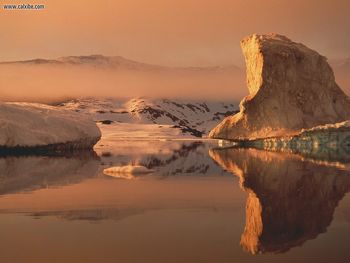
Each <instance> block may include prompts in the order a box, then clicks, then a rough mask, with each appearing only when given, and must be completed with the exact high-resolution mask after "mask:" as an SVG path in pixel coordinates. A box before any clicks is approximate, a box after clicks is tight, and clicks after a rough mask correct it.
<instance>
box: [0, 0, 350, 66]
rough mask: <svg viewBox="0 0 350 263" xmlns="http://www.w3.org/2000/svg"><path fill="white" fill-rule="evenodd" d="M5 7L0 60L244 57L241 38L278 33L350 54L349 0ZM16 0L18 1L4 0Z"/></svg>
mask: <svg viewBox="0 0 350 263" xmlns="http://www.w3.org/2000/svg"><path fill="white" fill-rule="evenodd" d="M27 2H28V3H33V4H34V3H37V4H45V5H46V9H45V10H41V11H5V10H3V8H2V6H1V10H0V32H1V39H0V47H1V49H0V60H2V61H3V60H20V59H30V58H37V57H45V58H55V57H60V56H66V55H85V54H86V55H87V54H105V55H122V56H125V57H128V58H131V59H135V60H138V61H144V62H149V63H157V64H163V65H184V66H185V65H213V64H239V65H241V64H243V62H242V56H241V51H240V48H239V40H240V39H241V38H242V37H244V36H246V35H249V34H251V33H266V32H278V33H281V34H285V35H287V36H289V37H290V38H292V39H293V40H296V41H300V42H303V43H305V44H306V45H308V46H310V47H312V48H314V49H316V50H318V51H319V52H320V53H322V54H324V55H326V56H328V57H330V58H344V57H350V15H349V10H350V1H349V0H332V1H330V0H325V1H320V0H307V1H305V0H293V1H291V0H288V1H287V0H264V1H262V0H216V1H213V0H177V1H174V0H85V1H83V0H74V1H72V0H40V1H39V0H38V1H32V0H29V1H26V3H27ZM4 3H7V4H8V3H17V1H15V0H2V1H1V4H0V5H3V4H4Z"/></svg>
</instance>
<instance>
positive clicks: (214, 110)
mask: <svg viewBox="0 0 350 263" xmlns="http://www.w3.org/2000/svg"><path fill="white" fill-rule="evenodd" d="M57 106H59V107H63V108H65V109H70V110H73V111H76V112H81V113H84V114H89V115H91V116H92V117H93V119H94V120H95V121H96V122H99V123H101V124H104V125H113V124H114V125H115V124H118V125H119V126H120V125H122V124H125V125H124V128H125V129H126V130H127V129H130V125H129V126H127V125H128V124H144V125H151V124H153V125H156V127H157V128H166V127H163V125H164V126H168V127H169V126H170V127H171V128H174V129H177V130H180V131H181V133H182V134H186V135H192V136H195V137H202V136H205V135H207V134H208V133H209V131H210V130H211V129H212V128H213V127H214V126H215V125H217V124H218V123H219V122H220V121H221V120H222V119H223V118H225V117H226V116H229V115H232V114H235V113H236V112H237V111H238V105H237V104H234V103H225V102H198V101H184V100H177V99H172V100H170V99H145V98H135V99H130V100H118V99H92V98H83V99H75V100H70V101H66V102H62V103H59V104H58V105H57ZM134 127H135V126H134ZM150 127H152V126H145V130H146V128H147V129H149V128H150ZM120 128H122V127H120ZM131 129H132V128H131ZM138 129H142V128H140V127H138Z"/></svg>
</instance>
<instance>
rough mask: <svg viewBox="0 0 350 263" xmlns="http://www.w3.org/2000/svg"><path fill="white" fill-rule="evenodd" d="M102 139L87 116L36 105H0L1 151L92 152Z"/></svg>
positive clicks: (95, 126)
mask: <svg viewBox="0 0 350 263" xmlns="http://www.w3.org/2000/svg"><path fill="white" fill-rule="evenodd" d="M100 138H101V132H100V130H99V128H98V127H97V125H96V123H95V122H94V121H92V120H91V119H90V118H88V117H87V116H86V115H84V114H79V113H76V112H72V111H67V110H62V109H59V108H56V107H53V106H49V105H43V104H36V103H9V102H6V103H0V149H1V150H2V151H4V150H5V151H7V150H13V149H18V150H19V149H21V150H33V149H38V150H44V151H46V150H52V151H57V150H59V151H60V150H74V149H90V148H92V147H93V146H94V145H95V143H96V142H97V141H98V140H99V139H100Z"/></svg>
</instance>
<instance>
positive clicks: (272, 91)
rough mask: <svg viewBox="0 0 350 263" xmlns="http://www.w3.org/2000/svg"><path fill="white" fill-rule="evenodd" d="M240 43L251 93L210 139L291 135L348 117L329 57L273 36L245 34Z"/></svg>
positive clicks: (348, 102)
mask: <svg viewBox="0 0 350 263" xmlns="http://www.w3.org/2000/svg"><path fill="white" fill-rule="evenodd" d="M241 47H242V50H243V54H244V56H245V60H246V66H247V85H248V89H249V95H248V96H247V97H245V98H244V99H243V100H242V101H241V104H240V112H239V113H237V114H236V115H233V116H230V117H227V118H226V119H224V120H223V121H222V122H221V123H220V124H219V125H218V126H217V127H215V128H214V129H213V130H212V131H211V133H210V136H211V137H212V138H220V139H233V140H242V139H243V140H245V139H256V138H266V137H273V136H281V135H293V134H295V133H297V132H298V131H300V130H301V129H303V128H312V127H314V126H317V125H323V124H328V123H336V122H341V121H345V120H348V119H350V99H349V98H348V97H347V96H346V95H345V93H344V92H343V91H342V90H341V89H340V88H339V86H338V85H337V84H336V82H335V78H334V74H333V71H332V69H331V67H330V66H329V64H328V62H327V59H326V58H325V57H323V56H321V55H320V54H318V53H317V52H316V51H314V50H312V49H310V48H308V47H306V46H304V45H303V44H299V43H295V42H293V41H291V40H290V39H288V38H287V37H284V36H281V35H276V34H270V35H252V36H249V37H247V38H245V39H243V40H242V42H241Z"/></svg>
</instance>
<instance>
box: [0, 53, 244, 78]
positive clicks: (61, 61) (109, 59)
mask: <svg viewBox="0 0 350 263" xmlns="http://www.w3.org/2000/svg"><path fill="white" fill-rule="evenodd" d="M0 65H56V66H57V65H58V66H59V65H61V66H65V65H71V66H91V67H98V68H108V69H121V70H137V71H180V72H183V71H188V72H191V73H193V72H236V73H239V74H241V73H243V70H242V69H241V68H239V67H237V66H235V65H229V66H211V67H168V66H160V65H153V64H148V63H142V62H138V61H134V60H130V59H127V58H124V57H122V56H103V55H89V56H68V57H60V58H57V59H42V58H37V59H31V60H22V61H8V62H0Z"/></svg>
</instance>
